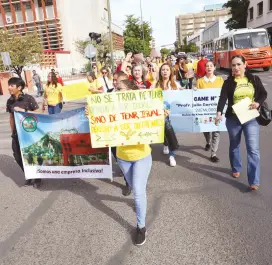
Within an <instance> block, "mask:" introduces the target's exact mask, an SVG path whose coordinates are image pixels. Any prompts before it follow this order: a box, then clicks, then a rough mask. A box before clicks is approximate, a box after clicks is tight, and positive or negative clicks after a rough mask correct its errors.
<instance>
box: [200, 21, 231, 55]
mask: <svg viewBox="0 0 272 265" xmlns="http://www.w3.org/2000/svg"><path fill="white" fill-rule="evenodd" d="M227 20H228V18H219V19H217V20H216V21H214V22H213V23H211V24H210V25H209V26H207V27H206V28H205V29H204V30H203V32H202V35H203V38H202V44H201V45H202V49H203V52H205V53H206V54H212V53H213V51H214V40H215V39H216V38H218V37H220V36H222V35H224V34H225V33H227V32H228V31H229V30H228V29H227V28H226V24H225V22H226V21H227Z"/></svg>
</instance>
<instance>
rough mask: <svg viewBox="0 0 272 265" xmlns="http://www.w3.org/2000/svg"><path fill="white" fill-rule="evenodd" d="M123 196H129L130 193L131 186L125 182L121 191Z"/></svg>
mask: <svg viewBox="0 0 272 265" xmlns="http://www.w3.org/2000/svg"><path fill="white" fill-rule="evenodd" d="M122 194H123V196H129V195H130V194H131V188H130V187H129V185H128V184H126V186H125V188H124V189H123V191H122Z"/></svg>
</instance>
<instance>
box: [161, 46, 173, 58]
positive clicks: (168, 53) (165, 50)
mask: <svg viewBox="0 0 272 265" xmlns="http://www.w3.org/2000/svg"><path fill="white" fill-rule="evenodd" d="M160 53H161V56H163V57H166V56H168V55H170V54H171V50H170V49H167V48H162V49H161V50H160Z"/></svg>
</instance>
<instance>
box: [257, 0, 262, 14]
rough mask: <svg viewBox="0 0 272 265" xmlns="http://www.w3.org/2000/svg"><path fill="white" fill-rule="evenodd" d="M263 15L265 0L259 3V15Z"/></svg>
mask: <svg viewBox="0 0 272 265" xmlns="http://www.w3.org/2000/svg"><path fill="white" fill-rule="evenodd" d="M262 15H263V1H262V2H260V3H259V4H258V16H262Z"/></svg>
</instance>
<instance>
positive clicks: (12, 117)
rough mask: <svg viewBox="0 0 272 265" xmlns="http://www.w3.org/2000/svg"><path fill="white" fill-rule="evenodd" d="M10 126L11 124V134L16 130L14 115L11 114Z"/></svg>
mask: <svg viewBox="0 0 272 265" xmlns="http://www.w3.org/2000/svg"><path fill="white" fill-rule="evenodd" d="M9 124H10V129H11V132H13V131H14V129H15V126H14V116H13V113H10V114H9Z"/></svg>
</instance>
